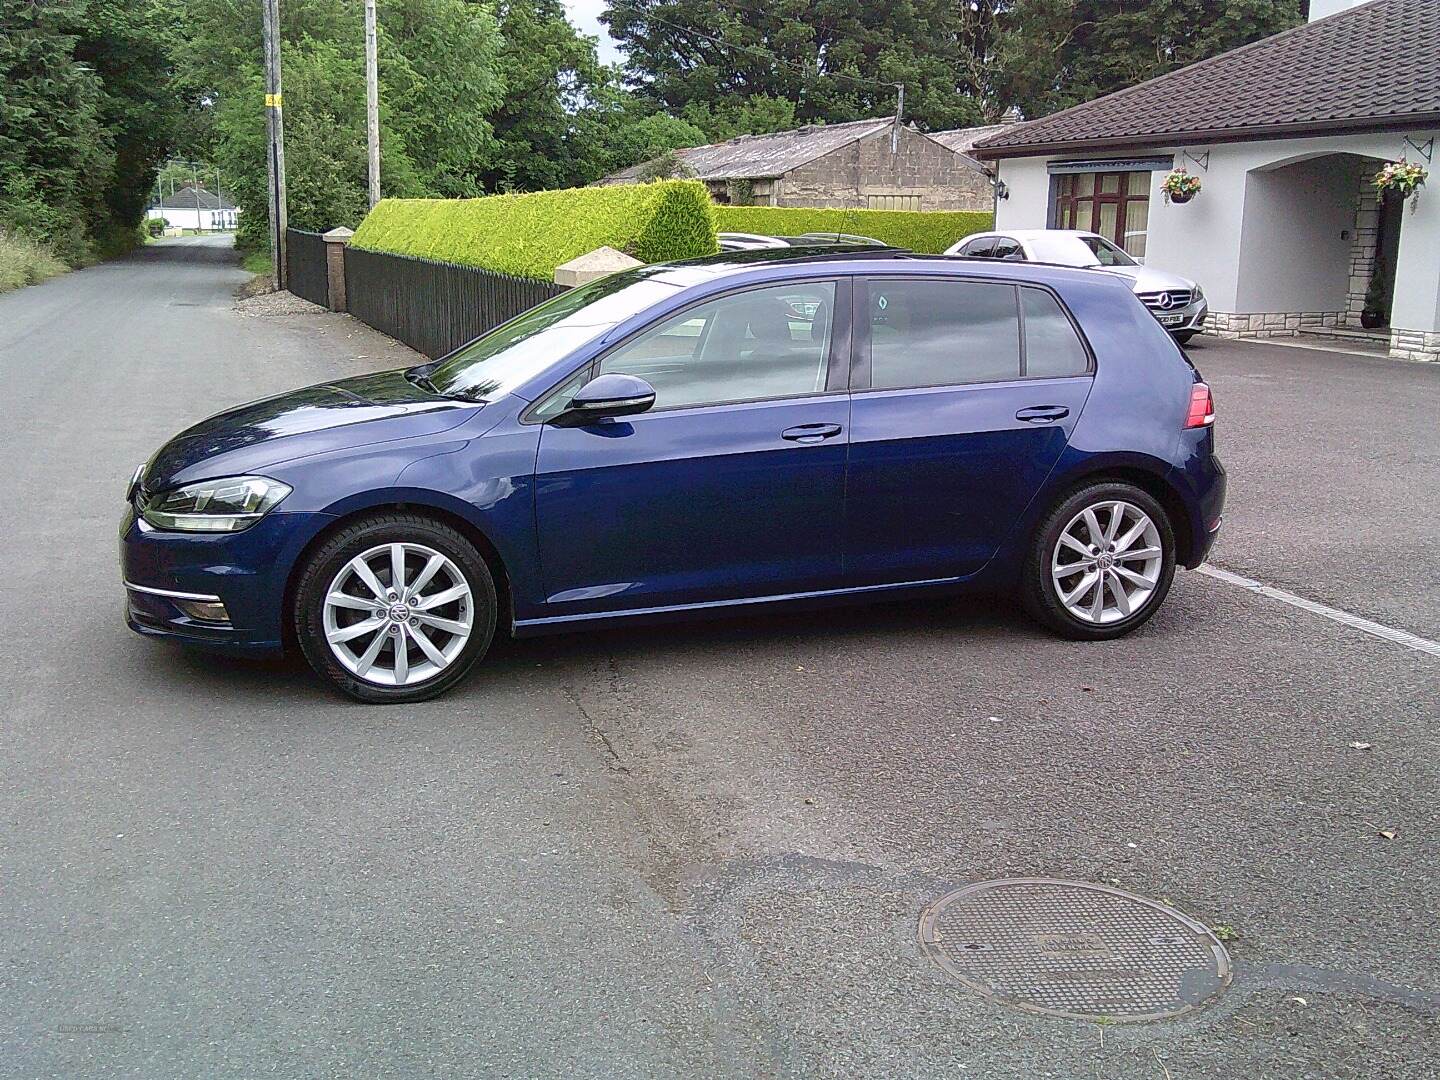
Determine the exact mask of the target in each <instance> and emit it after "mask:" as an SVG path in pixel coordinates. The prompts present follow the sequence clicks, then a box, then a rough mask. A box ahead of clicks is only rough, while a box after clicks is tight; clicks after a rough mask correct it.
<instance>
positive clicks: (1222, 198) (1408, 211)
mask: <svg viewBox="0 0 1440 1080" xmlns="http://www.w3.org/2000/svg"><path fill="white" fill-rule="evenodd" d="M1437 137H1440V0H1371V2H1369V3H1361V2H1358V0H1312V2H1311V17H1310V22H1309V23H1308V24H1306V25H1303V26H1299V27H1296V28H1294V29H1292V30H1288V31H1286V32H1284V33H1281V34H1276V35H1275V36H1273V37H1270V38H1265V39H1264V40H1262V41H1258V42H1255V43H1253V44H1251V45H1246V46H1244V47H1242V48H1239V49H1235V50H1232V51H1231V52H1228V53H1223V54H1221V55H1220V56H1216V57H1212V58H1210V59H1209V60H1204V61H1202V62H1200V63H1198V64H1193V65H1191V66H1190V67H1186V68H1182V69H1180V70H1178V71H1174V72H1171V73H1170V74H1168V75H1162V76H1160V77H1159V78H1155V79H1151V80H1149V81H1148V82H1144V83H1140V84H1139V85H1137V86H1132V87H1129V88H1128V89H1125V90H1120V91H1117V92H1116V93H1113V94H1109V95H1107V96H1105V97H1102V98H1097V99H1096V100H1094V101H1090V102H1087V103H1085V104H1083V105H1077V106H1075V107H1074V108H1071V109H1066V110H1064V111H1062V112H1058V113H1054V114H1053V115H1050V116H1046V117H1041V118H1039V119H1037V120H1032V121H1029V122H1027V123H1024V124H1016V125H1012V126H1008V127H1005V128H1002V129H1001V130H999V131H997V132H995V133H993V134H989V135H987V136H985V137H984V138H982V139H981V140H979V141H978V142H977V143H976V144H975V145H974V147H973V148H972V149H971V150H970V153H971V154H973V155H975V156H976V157H978V158H980V159H982V160H985V161H988V162H989V163H991V164H992V165H993V166H994V167H995V169H996V172H997V180H998V182H997V192H996V195H997V198H996V228H997V229H1005V228H1047V227H1048V228H1084V229H1093V230H1094V231H1096V232H1100V233H1103V234H1105V235H1106V236H1108V237H1109V238H1110V239H1112V240H1114V241H1116V242H1117V243H1120V244H1122V245H1123V246H1124V247H1125V248H1126V249H1127V250H1129V251H1130V252H1131V253H1132V254H1134V255H1136V256H1139V257H1143V258H1144V260H1145V261H1146V262H1147V263H1149V264H1151V265H1153V266H1156V267H1160V268H1163V269H1166V270H1172V271H1174V272H1176V273H1179V274H1184V275H1185V276H1187V277H1190V278H1193V279H1195V280H1196V281H1198V282H1199V283H1200V284H1201V286H1202V287H1203V288H1204V290H1205V293H1206V296H1207V297H1208V300H1209V305H1210V319H1209V324H1208V328H1209V329H1210V330H1212V331H1213V332H1215V333H1218V334H1222V335H1225V336H1230V337H1275V336H1294V335H1297V334H1301V333H1306V334H1309V333H1319V334H1322V335H1325V334H1328V335H1330V336H1347V337H1348V336H1351V335H1357V336H1358V333H1359V330H1360V324H1361V312H1362V309H1363V308H1365V306H1366V292H1367V289H1368V288H1369V286H1370V282H1371V278H1372V276H1374V275H1376V274H1377V273H1378V274H1380V275H1381V278H1380V282H1379V284H1378V286H1377V292H1378V293H1380V294H1382V295H1381V296H1380V304H1379V308H1378V316H1379V321H1380V322H1381V324H1382V328H1381V329H1379V330H1378V331H1375V332H1374V333H1375V340H1376V341H1377V343H1380V344H1383V346H1384V347H1385V348H1388V351H1389V353H1390V355H1392V356H1397V357H1403V358H1407V359H1415V360H1440V176H1437V177H1432V182H1431V183H1430V185H1429V187H1427V188H1422V189H1421V191H1420V192H1419V194H1418V195H1416V196H1414V197H1412V198H1411V199H1410V200H1409V201H1408V202H1402V200H1401V199H1399V198H1397V197H1395V196H1394V195H1389V196H1386V197H1384V198H1377V193H1376V189H1375V186H1374V184H1373V182H1372V180H1373V177H1374V176H1375V174H1376V173H1377V172H1378V171H1379V170H1380V169H1381V167H1382V166H1383V165H1384V164H1385V163H1386V162H1390V161H1398V160H1402V159H1404V160H1407V161H1409V162H1412V163H1415V164H1418V165H1420V166H1422V167H1424V168H1425V169H1427V170H1430V169H1432V168H1433V159H1434V151H1435V144H1436V141H1437ZM1176 168H1184V169H1185V170H1187V171H1188V172H1190V173H1191V174H1193V175H1194V176H1196V177H1198V178H1199V179H1200V181H1201V184H1202V188H1201V191H1200V193H1199V194H1198V195H1196V196H1195V197H1194V198H1193V199H1192V200H1191V201H1189V202H1187V203H1185V204H1183V205H1182V204H1179V203H1173V202H1167V201H1166V200H1165V198H1164V193H1163V189H1162V187H1161V181H1162V180H1163V179H1164V177H1165V175H1166V173H1167V172H1168V171H1170V170H1171V169H1176ZM1371 299H1372V303H1371V307H1372V308H1374V307H1376V304H1375V302H1374V301H1375V298H1374V297H1372V298H1371ZM1366 321H1369V322H1374V321H1376V319H1375V317H1373V316H1372V317H1371V318H1368V319H1367V320H1366Z"/></svg>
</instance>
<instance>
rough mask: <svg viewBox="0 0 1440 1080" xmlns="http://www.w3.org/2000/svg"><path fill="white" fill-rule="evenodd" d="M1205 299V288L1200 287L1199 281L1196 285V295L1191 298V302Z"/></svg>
mask: <svg viewBox="0 0 1440 1080" xmlns="http://www.w3.org/2000/svg"><path fill="white" fill-rule="evenodd" d="M1204 299H1205V290H1204V289H1202V288H1200V286H1199V284H1198V283H1197V284H1196V286H1195V295H1194V296H1192V297H1191V298H1190V302H1191V303H1194V302H1195V301H1196V300H1204Z"/></svg>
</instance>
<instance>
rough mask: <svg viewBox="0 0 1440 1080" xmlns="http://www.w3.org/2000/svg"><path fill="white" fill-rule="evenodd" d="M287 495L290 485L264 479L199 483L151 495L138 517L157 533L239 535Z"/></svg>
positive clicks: (232, 478)
mask: <svg viewBox="0 0 1440 1080" xmlns="http://www.w3.org/2000/svg"><path fill="white" fill-rule="evenodd" d="M289 494H290V485H289V484H282V483H280V481H279V480H271V479H269V478H267V477H264V476H227V477H225V479H223V480H202V481H200V482H199V483H198V484H186V485H185V486H184V487H182V488H176V489H175V490H174V491H166V492H162V493H161V494H159V495H153V496H151V497H150V499H149V500H147V501H146V503H145V505H144V506H143V507H142V508H141V510H140V516H141V517H143V518H144V519H145V520H146V521H148V522H149V523H150V524H151V525H154V526H155V527H156V528H157V529H179V530H180V531H182V532H239V531H240V530H241V529H248V528H249V527H250V526H251V525H254V524H255V522H257V521H259V520H260V519H261V518H262V517H264V516H265V515H266V514H267V513H268V512H269V511H270V510H271V508H273V507H274V506H275V504H276V503H278V502H279V501H280V500H281V499H283V498H285V496H286V495H289Z"/></svg>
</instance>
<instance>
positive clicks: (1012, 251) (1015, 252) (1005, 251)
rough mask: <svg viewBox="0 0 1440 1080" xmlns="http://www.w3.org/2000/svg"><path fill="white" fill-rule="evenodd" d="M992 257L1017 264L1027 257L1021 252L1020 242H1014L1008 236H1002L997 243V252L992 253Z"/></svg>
mask: <svg viewBox="0 0 1440 1080" xmlns="http://www.w3.org/2000/svg"><path fill="white" fill-rule="evenodd" d="M990 257H991V258H992V259H1009V260H1011V261H1012V262H1015V261H1018V260H1021V259H1024V258H1025V255H1024V253H1023V252H1022V251H1021V250H1020V244H1019V242H1018V241H1015V240H1012V239H1010V237H1008V236H1002V237H1001V238H1000V239H999V240H997V241H995V250H994V251H992V252H991V253H990Z"/></svg>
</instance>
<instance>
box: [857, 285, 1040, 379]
mask: <svg viewBox="0 0 1440 1080" xmlns="http://www.w3.org/2000/svg"><path fill="white" fill-rule="evenodd" d="M869 307H870V385H871V387H872V388H873V389H877V390H879V389H900V388H902V387H918V386H946V385H951V384H955V383H973V382H994V381H997V380H1001V379H1017V378H1019V377H1020V317H1019V308H1018V305H1017V303H1016V298H1015V286H1013V285H1002V284H998V283H992V282H985V281H955V280H951V279H946V278H911V279H906V280H902V279H896V280H876V281H871V282H870V283H869Z"/></svg>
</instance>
